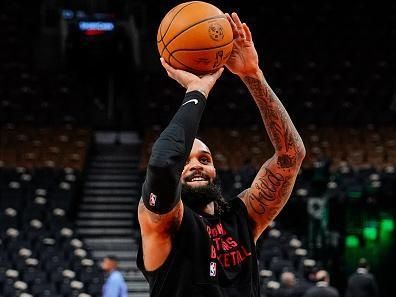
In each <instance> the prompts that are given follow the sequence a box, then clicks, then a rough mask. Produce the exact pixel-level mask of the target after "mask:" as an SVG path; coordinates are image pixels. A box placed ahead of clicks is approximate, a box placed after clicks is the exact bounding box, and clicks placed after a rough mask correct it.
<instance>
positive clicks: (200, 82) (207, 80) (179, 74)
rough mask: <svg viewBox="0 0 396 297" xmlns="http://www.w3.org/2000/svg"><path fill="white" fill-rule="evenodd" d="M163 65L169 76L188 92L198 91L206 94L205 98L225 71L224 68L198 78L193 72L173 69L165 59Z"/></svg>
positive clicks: (162, 60) (162, 61)
mask: <svg viewBox="0 0 396 297" xmlns="http://www.w3.org/2000/svg"><path fill="white" fill-rule="evenodd" d="M161 64H162V66H163V67H164V68H165V70H166V72H167V73H168V76H169V77H171V78H173V79H174V80H176V81H177V82H178V83H179V84H180V85H181V86H182V87H184V88H185V89H186V90H187V92H189V91H196V90H198V91H201V92H202V93H204V95H205V97H207V96H208V94H209V92H210V90H212V88H213V86H214V84H215V83H216V81H217V80H218V79H219V77H220V76H221V74H222V73H223V70H224V68H220V69H219V70H217V71H216V72H214V73H212V74H205V75H202V76H197V75H195V74H193V73H191V72H188V71H184V70H180V69H175V68H173V67H172V66H170V65H169V64H168V63H166V62H165V60H164V59H163V58H161Z"/></svg>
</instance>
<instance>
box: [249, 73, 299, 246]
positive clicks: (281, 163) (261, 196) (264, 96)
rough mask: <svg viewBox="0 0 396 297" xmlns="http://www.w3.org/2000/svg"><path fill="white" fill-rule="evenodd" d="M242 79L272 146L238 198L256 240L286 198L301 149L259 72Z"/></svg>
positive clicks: (279, 103)
mask: <svg viewBox="0 0 396 297" xmlns="http://www.w3.org/2000/svg"><path fill="white" fill-rule="evenodd" d="M242 79H243V82H244V83H245V84H246V86H247V87H248V88H249V90H250V93H251V94H252V96H253V98H254V100H255V102H256V104H257V106H258V108H259V110H260V113H261V116H262V119H263V122H264V125H265V127H266V130H267V133H268V135H269V138H270V140H271V142H272V144H273V146H274V148H275V154H274V155H273V156H272V157H271V158H270V159H269V160H267V161H266V162H265V163H264V165H263V166H262V167H261V169H260V170H259V172H258V174H257V176H256V178H255V179H254V181H253V184H252V186H251V187H250V188H249V189H248V191H247V192H246V194H245V196H244V197H243V198H242V199H243V201H244V202H245V204H246V207H247V209H248V213H249V215H250V217H251V219H252V220H253V222H254V228H253V233H254V236H255V239H256V240H257V238H258V237H259V236H260V234H261V233H262V232H263V231H264V229H265V228H266V227H267V226H268V225H269V223H270V222H271V221H272V220H273V219H274V218H275V217H276V216H277V215H278V213H279V212H280V211H281V209H282V208H283V206H284V205H285V204H286V202H287V200H288V199H289V197H290V194H291V191H292V189H293V186H294V182H295V180H296V177H297V174H298V171H299V169H300V166H301V163H302V161H303V159H304V156H305V148H304V144H303V142H302V140H301V137H300V135H299V134H298V132H297V130H296V128H295V127H294V125H293V123H292V121H291V119H290V117H289V115H288V114H287V112H286V110H285V108H284V107H283V105H282V103H281V102H280V101H279V99H278V98H277V97H276V95H275V94H274V92H273V91H272V90H271V88H270V87H269V85H268V84H267V82H266V81H265V79H264V76H263V75H262V73H261V72H258V73H257V75H254V76H253V75H252V76H246V77H243V78H242Z"/></svg>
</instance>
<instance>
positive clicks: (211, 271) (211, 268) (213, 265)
mask: <svg viewBox="0 0 396 297" xmlns="http://www.w3.org/2000/svg"><path fill="white" fill-rule="evenodd" d="M209 275H210V276H216V263H215V262H210V265H209Z"/></svg>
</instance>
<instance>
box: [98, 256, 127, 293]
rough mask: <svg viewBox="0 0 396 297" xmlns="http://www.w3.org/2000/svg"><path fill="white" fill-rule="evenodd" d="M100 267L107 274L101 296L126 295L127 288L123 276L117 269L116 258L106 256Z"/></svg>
mask: <svg viewBox="0 0 396 297" xmlns="http://www.w3.org/2000/svg"><path fill="white" fill-rule="evenodd" d="M102 269H103V271H104V272H105V273H106V274H107V280H106V282H105V284H104V285H103V290H102V293H103V294H102V296H103V297H128V289H127V285H126V283H125V280H124V277H123V276H122V274H121V272H120V271H118V258H117V257H116V256H107V257H105V258H104V259H103V261H102Z"/></svg>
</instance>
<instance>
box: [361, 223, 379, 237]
mask: <svg viewBox="0 0 396 297" xmlns="http://www.w3.org/2000/svg"><path fill="white" fill-rule="evenodd" d="M363 236H364V238H365V239H366V240H376V239H377V228H375V227H371V226H369V227H364V229H363Z"/></svg>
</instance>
